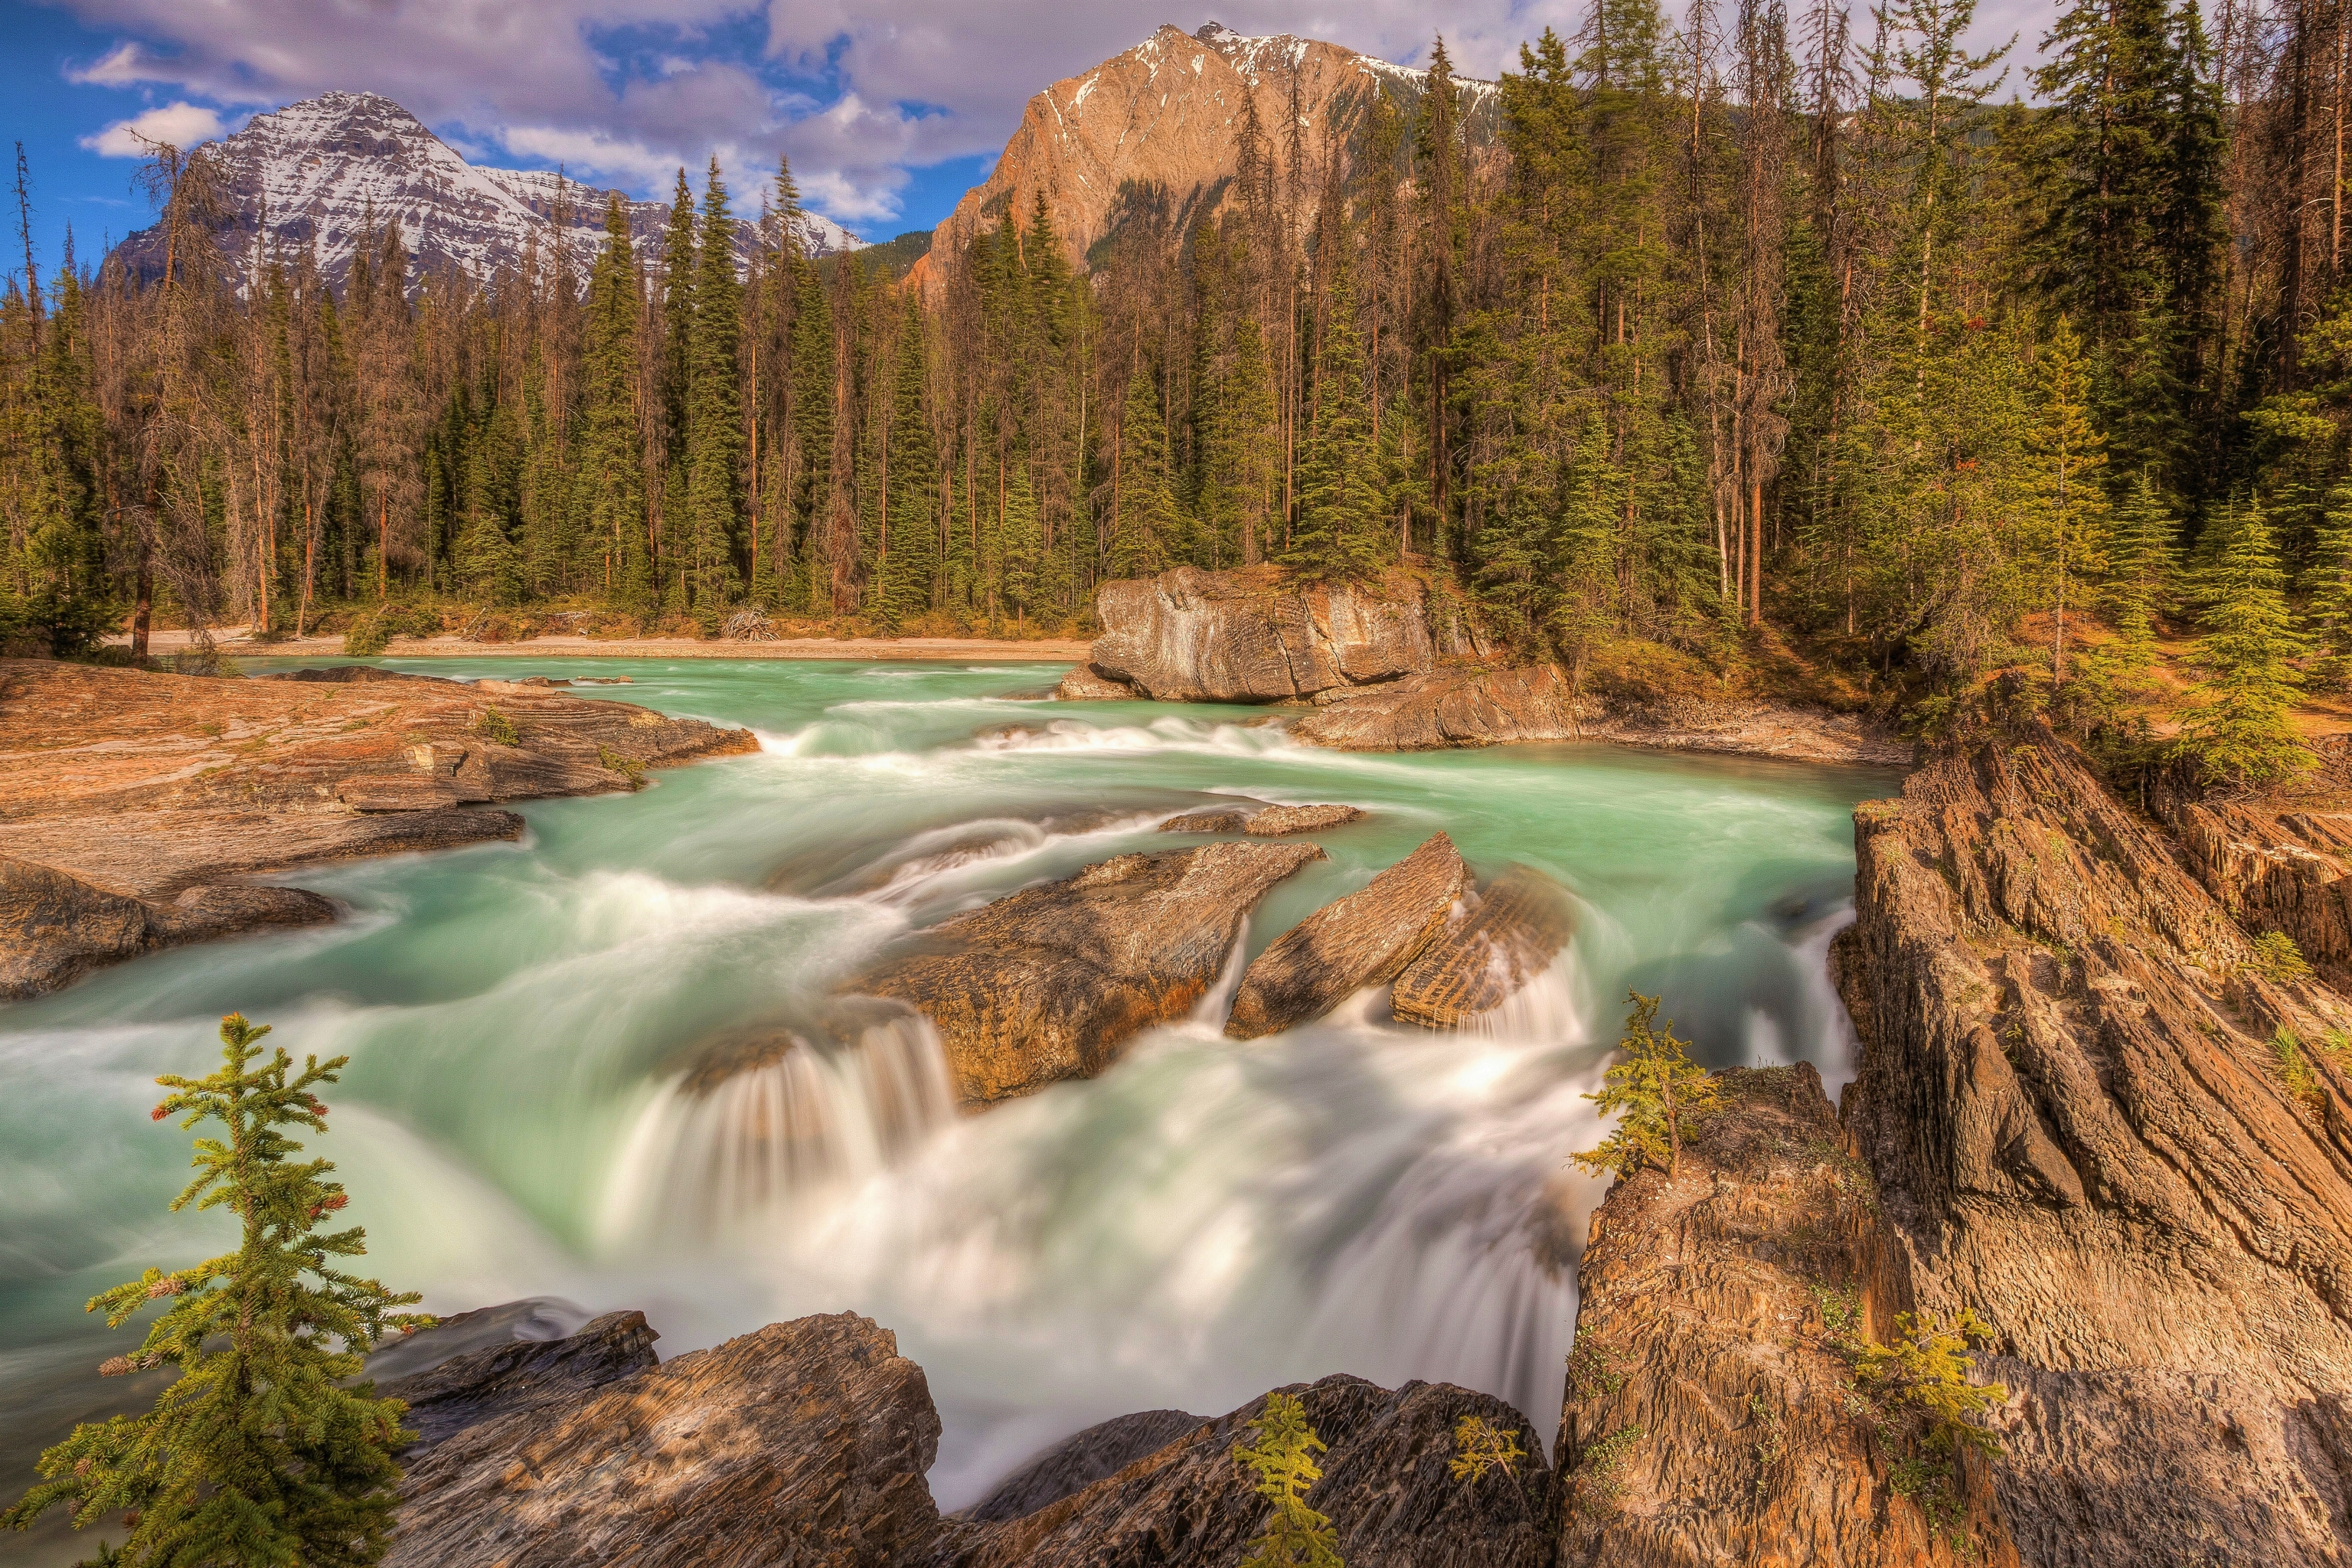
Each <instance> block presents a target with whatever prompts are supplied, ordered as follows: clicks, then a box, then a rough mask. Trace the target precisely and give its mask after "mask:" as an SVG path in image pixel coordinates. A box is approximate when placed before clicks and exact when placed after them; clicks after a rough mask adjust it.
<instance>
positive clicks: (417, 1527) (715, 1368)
mask: <svg viewBox="0 0 2352 1568" xmlns="http://www.w3.org/2000/svg"><path fill="white" fill-rule="evenodd" d="M634 1316H635V1315H634V1314H616V1315H615V1317H616V1318H626V1317H634ZM638 1321H640V1322H641V1321H642V1320H638ZM939 1437H940V1420H939V1415H938V1414H937V1412H936V1411H935V1410H934V1409H933V1408H932V1405H931V1400H930V1391H929V1386H928V1384H926V1382H925V1380H924V1377H923V1370H922V1368H920V1367H919V1366H917V1365H916V1364H915V1363H913V1362H911V1361H908V1360H907V1359H906V1358H905V1357H903V1356H901V1355H899V1354H898V1342H897V1340H896V1339H895V1337H894V1336H892V1335H891V1334H890V1333H889V1332H888V1331H887V1330H883V1329H880V1328H877V1327H876V1326H875V1324H874V1323H873V1322H872V1321H869V1320H867V1319H865V1318H861V1317H858V1316H856V1314H854V1313H840V1314H835V1315H829V1316H823V1317H814V1318H802V1319H799V1320H797V1321H793V1322H789V1323H772V1324H770V1325H769V1326H768V1327H767V1328H764V1329H761V1330H760V1331H758V1332H756V1333H751V1334H745V1335H743V1336H742V1337H741V1338H740V1339H732V1340H729V1341H728V1342H726V1343H724V1344H720V1345H717V1346H714V1347H712V1348H711V1349H709V1350H702V1351H692V1352H688V1353H686V1354H684V1355H681V1356H678V1357H677V1358H676V1359H675V1360H672V1361H669V1362H667V1363H663V1364H661V1365H658V1366H653V1367H648V1368H646V1369H645V1370H643V1371H639V1372H635V1373H630V1374H627V1375H625V1376H623V1377H621V1378H619V1379H618V1380H616V1381H614V1382H609V1383H606V1384H603V1385H602V1386H600V1387H593V1388H589V1389H586V1390H584V1391H580V1392H576V1393H574V1394H572V1395H571V1396H570V1397H567V1398H563V1399H561V1400H554V1401H551V1402H547V1403H542V1404H536V1405H525V1406H523V1407H521V1408H519V1409H515V1410H513V1411H511V1412H509V1413H508V1414H505V1415H497V1416H494V1417H492V1418H490V1419H488V1420H485V1421H480V1422H478V1423H476V1424H475V1425H473V1426H467V1427H465V1428H463V1429H462V1430H460V1431H458V1432H457V1433H455V1434H454V1435H452V1436H448V1437H446V1438H444V1439H443V1440H442V1441H441V1442H440V1443H438V1444H437V1445H436V1446H435V1447H431V1448H429V1449H427V1450H425V1453H424V1455H423V1456H422V1457H421V1458H416V1459H415V1460H414V1461H413V1462H412V1463H410V1465H409V1466H408V1471H407V1475H406V1477H405V1478H404V1480H403V1481H402V1483H401V1489H400V1499H401V1501H400V1512H399V1533H398V1535H397V1537H396V1538H395V1541H394V1546H393V1549H392V1551H391V1552H390V1553H389V1554H388V1555H387V1556H386V1557H385V1558H384V1562H385V1563H386V1565H387V1568H428V1565H430V1568H493V1565H497V1568H556V1565H558V1564H562V1565H565V1568H569V1565H571V1564H575V1563H635V1564H639V1565H642V1568H688V1565H699V1564H720V1563H810V1564H819V1563H822V1564H827V1565H837V1568H852V1565H865V1564H873V1565H875V1568H880V1565H882V1564H887V1563H915V1562H919V1561H921V1560H922V1559H921V1557H920V1556H919V1553H920V1552H923V1551H924V1550H925V1549H927V1548H929V1546H930V1545H931V1543H932V1542H933V1541H934V1539H935V1538H936V1536H937V1535H938V1533H939V1531H940V1528H941V1527H940V1518H939V1513H938V1510H937V1509H936V1508H935V1507H934V1505H933V1504H932V1501H931V1496H930V1490H929V1488H928V1487H927V1486H926V1485H925V1483H924V1480H923V1473H924V1471H926V1470H927V1469H929V1468H930V1464H931V1460H932V1458H933V1457H934V1455H935V1454H936V1453H937V1451H938V1447H939Z"/></svg>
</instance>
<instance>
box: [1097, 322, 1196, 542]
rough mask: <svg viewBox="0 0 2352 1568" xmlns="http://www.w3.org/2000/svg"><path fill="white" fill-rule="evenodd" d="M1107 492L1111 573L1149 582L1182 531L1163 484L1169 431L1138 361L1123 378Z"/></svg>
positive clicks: (1146, 369) (1152, 382)
mask: <svg viewBox="0 0 2352 1568" xmlns="http://www.w3.org/2000/svg"><path fill="white" fill-rule="evenodd" d="M1115 461H1116V464H1117V468H1116V471H1115V473H1114V476H1113V484H1112V489H1111V517H1110V528H1111V535H1110V551H1109V554H1110V561H1109V566H1110V574H1111V575H1112V576H1114V577H1148V576H1150V574H1153V573H1155V572H1159V571H1160V570H1162V569H1164V568H1165V567H1166V566H1167V564H1168V560H1169V554H1170V551H1171V545H1172V544H1173V542H1175V540H1176V538H1177V535H1178V533H1179V531H1181V526H1182V520H1181V518H1180V517H1179V516H1178V514H1177V510H1176V497H1175V493H1174V492H1173V491H1172V490H1171V489H1170V488H1169V483H1168V427H1167V426H1166V425H1165V424H1163V423H1162V422H1161V420H1160V382H1159V378H1158V377H1157V376H1155V375H1153V374H1151V368H1150V366H1149V365H1147V364H1144V363H1142V362H1141V361H1140V360H1138V361H1137V363H1136V366H1135V370H1134V373H1133V374H1130V375H1129V377H1128V378H1127V406H1126V412H1125V414H1124V416H1123V417H1122V418H1121V420H1120V422H1119V428H1118V443H1117V447H1116V448H1115Z"/></svg>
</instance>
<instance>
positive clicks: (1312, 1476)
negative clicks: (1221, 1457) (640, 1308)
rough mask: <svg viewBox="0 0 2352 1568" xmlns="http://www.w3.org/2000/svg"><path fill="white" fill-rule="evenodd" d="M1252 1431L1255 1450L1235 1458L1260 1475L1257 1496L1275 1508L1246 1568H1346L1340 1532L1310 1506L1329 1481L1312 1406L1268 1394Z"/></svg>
mask: <svg viewBox="0 0 2352 1568" xmlns="http://www.w3.org/2000/svg"><path fill="white" fill-rule="evenodd" d="M1251 1430H1252V1431H1253V1432H1254V1433H1255V1435H1256V1437H1257V1444H1256V1446H1255V1447H1249V1446H1247V1445H1244V1444H1236V1445H1235V1446H1234V1462H1235V1463H1237V1464H1239V1465H1240V1466H1241V1467H1242V1468H1244V1469H1246V1470H1253V1471H1255V1472H1256V1474H1257V1495H1258V1496H1260V1497H1262V1498H1265V1500H1267V1501H1269V1502H1271V1503H1273V1504H1274V1514H1273V1517H1272V1518H1271V1519H1270V1520H1269V1521H1267V1525H1266V1531H1265V1534H1264V1535H1261V1536H1259V1537H1258V1538H1257V1539H1256V1540H1255V1541H1253V1542H1250V1552H1249V1555H1248V1556H1246V1557H1244V1558H1243V1559H1242V1568H1342V1565H1341V1563H1340V1561H1339V1532H1338V1531H1335V1530H1333V1529H1332V1528H1331V1521H1330V1520H1329V1519H1328V1518H1326V1517H1325V1516H1324V1515H1322V1514H1319V1513H1318V1512H1316V1511H1315V1510H1313V1509H1311V1508H1308V1507H1307V1489H1308V1488H1310V1487H1312V1486H1313V1485H1314V1484H1315V1483H1316V1482H1317V1481H1319V1480H1321V1479H1323V1469H1322V1467H1321V1466H1319V1465H1318V1464H1316V1462H1315V1456H1316V1455H1318V1454H1319V1453H1322V1452H1323V1451H1324V1444H1323V1439H1322V1438H1320V1437H1318V1436H1316V1435H1315V1428H1314V1427H1312V1426H1308V1425H1307V1406H1305V1405H1302V1404H1300V1403H1299V1402H1298V1401H1297V1399H1296V1398H1295V1397H1293V1396H1292V1395H1290V1394H1268V1395H1266V1400H1265V1415H1261V1416H1259V1417H1258V1419H1257V1421H1256V1423H1255V1425H1254V1426H1253V1427H1252V1428H1251Z"/></svg>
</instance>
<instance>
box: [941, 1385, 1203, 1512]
mask: <svg viewBox="0 0 2352 1568" xmlns="http://www.w3.org/2000/svg"><path fill="white" fill-rule="evenodd" d="M1209 1424H1210V1419H1209V1417H1208V1416H1205V1415H1189V1414H1187V1413H1186V1412H1184V1411H1181V1410H1139V1411H1137V1412H1136V1413H1135V1414H1134V1415H1115V1416H1113V1417H1112V1418H1111V1419H1109V1420H1108V1421H1098V1422H1097V1423H1096V1424H1095V1425H1094V1426H1089V1427H1087V1429H1086V1430H1085V1431H1083V1432H1074V1433H1072V1434H1071V1435H1070V1436H1067V1437H1065V1438H1063V1439H1062V1440H1061V1441H1060V1442H1058V1443H1056V1444H1055V1445H1054V1446H1053V1447H1050V1448H1048V1449H1046V1450H1045V1452H1044V1453H1042V1454H1040V1455H1038V1456H1037V1457H1036V1458H1034V1459H1032V1460H1030V1461H1029V1462H1028V1463H1027V1464H1025V1465H1024V1466H1022V1467H1021V1468H1019V1469H1017V1470H1015V1471H1013V1473H1012V1474H1011V1475H1009V1476H1007V1477H1005V1478H1004V1479H1003V1481H1001V1482H1000V1483H998V1485H997V1488H996V1489H995V1490H994V1491H992V1492H991V1493H989V1494H988V1496H987V1497H986V1498H985V1499H983V1500H981V1501H980V1502H977V1503H975V1504H973V1505H972V1506H971V1507H970V1508H968V1509H966V1510H963V1511H962V1512H961V1513H960V1514H958V1515H956V1517H957V1518H958V1519H963V1520H969V1521H971V1522H972V1523H974V1524H1003V1523H1004V1522H1006V1521H1009V1520H1015V1519H1024V1518H1026V1517H1027V1516H1029V1515H1030V1514H1033V1513H1035V1512H1036V1511H1037V1510H1039V1509H1041V1508H1044V1507H1045V1506H1046V1505H1047V1504H1048V1503H1056V1502H1059V1501H1061V1500H1063V1499H1064V1498H1066V1497H1074V1496H1076V1494H1077V1493H1079V1492H1082V1491H1084V1490H1086V1489H1087V1488H1088V1487H1090V1486H1092V1485H1094V1484H1095V1483H1096V1482H1097V1481H1098V1480H1101V1479H1103V1478H1104V1477H1105V1476H1115V1475H1117V1474H1118V1472H1119V1471H1121V1470H1123V1469H1125V1468H1127V1467H1128V1466H1129V1465H1131V1464H1133V1463H1135V1461H1136V1460H1138V1459H1140V1458H1143V1457H1144V1456H1145V1455H1147V1454H1154V1453H1157V1452H1159V1451H1160V1449H1161V1448H1164V1447H1167V1446H1168V1445H1169V1444H1171V1443H1173V1442H1174V1441H1176V1439H1177V1438H1179V1437H1181V1436H1186V1435H1187V1434H1189V1433H1191V1432H1192V1430H1193V1429H1194V1428H1196V1427H1200V1426H1208V1425H1209Z"/></svg>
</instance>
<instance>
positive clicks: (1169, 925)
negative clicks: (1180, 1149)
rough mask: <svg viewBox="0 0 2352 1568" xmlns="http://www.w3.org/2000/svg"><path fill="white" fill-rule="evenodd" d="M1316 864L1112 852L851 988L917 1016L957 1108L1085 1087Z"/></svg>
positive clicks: (929, 941) (937, 930)
mask: <svg viewBox="0 0 2352 1568" xmlns="http://www.w3.org/2000/svg"><path fill="white" fill-rule="evenodd" d="M1321 858H1323V851H1322V850H1320V849H1318V848H1317V847H1315V846H1314V845H1312V844H1252V843H1220V844H1206V845H1202V847H1199V848H1197V849H1179V850H1172V851H1170V852H1168V853H1165V854H1160V855H1121V856H1118V857H1117V858H1114V859H1110V860H1105V861H1102V862H1100V863H1099V864H1097V865H1093V866H1089V867H1087V868H1086V869H1085V870H1083V871H1081V872H1079V873H1078V874H1077V875H1076V876H1075V877H1071V878H1068V879H1065V880H1063V881H1059V882H1049V883H1046V884H1045V885H1044V886H1042V887H1036V888H1025V889H1022V890H1021V891H1020V892H1017V893H1014V894H1013V895H1011V896H1010V897H1008V898H1003V899H999V900H996V901H995V902H994V903H992V904H990V905H988V906H987V907H985V908H983V909H979V910H973V911H972V912H971V913H970V914H967V915H959V916H957V917H956V918H955V919H953V920H951V921H946V922H944V923H942V924H940V925H939V926H936V927H933V928H932V929H931V930H930V931H927V932H925V933H923V936H922V938H921V939H920V945H919V947H918V948H917V949H916V950H915V951H913V952H908V953H906V954H904V955H902V956H899V957H897V958H893V959H888V960H886V961H885V962H884V963H882V964H881V965H880V966H879V967H878V968H877V969H876V970H874V971H872V972H870V973H868V974H867V975H866V977H865V978H864V979H862V980H859V981H857V982H856V983H854V984H853V986H852V987H851V988H852V989H854V990H857V991H862V992H865V993H866V994H871V995H877V996H890V997H897V998H898V999H899V1000H901V1001H904V1002H908V1003H910V1004H912V1005H914V1006H915V1007H916V1008H917V1009H919V1011H921V1012H922V1013H923V1014H924V1015H925V1016H927V1017H929V1019H930V1020H931V1022H932V1024H933V1025H934V1026H937V1028H938V1029H939V1032H940V1039H941V1041H942V1042H943V1043H944V1044H945V1046H946V1047H947V1054H948V1060H949V1063H950V1066H951V1067H952V1068H954V1070H955V1075H956V1080H957V1086H958V1090H959V1093H960V1094H961V1098H962V1100H964V1102H965V1103H966V1104H968V1105H985V1104H989V1103H991V1102H992V1101H995V1100H1004V1099H1007V1098H1010V1097H1011V1096H1013V1095H1018V1094H1027V1093H1029V1092H1031V1091H1032V1090H1034V1089H1042V1088H1044V1087H1045V1085H1047V1084H1049V1083H1053V1082H1055V1081H1057V1080H1059V1079H1066V1078H1091V1077H1093V1076H1094V1075H1095V1074H1097V1073H1098V1072H1100V1071H1102V1070H1103V1068H1107V1067H1108V1066H1109V1065H1110V1064H1111V1062H1112V1061H1113V1060H1114V1059H1116V1058H1117V1055H1118V1047H1120V1046H1122V1045H1124V1044H1125V1043H1126V1042H1127V1041H1128V1040H1129V1038H1130V1037H1133V1036H1134V1035H1135V1034H1136V1033H1137V1032H1138V1031H1139V1030H1141V1029H1143V1028H1145V1027H1148V1026H1150V1025H1152V1024H1157V1023H1162V1022H1165V1021H1167V1020H1169V1019H1172V1018H1179V1017H1181V1016H1183V1015H1184V1014H1185V1013H1186V1012H1187V1011H1189V1010H1190V1009H1191V1007H1192V1005H1193V1004H1194V1003H1195V1002H1197V1001H1199V1000H1200V999H1201V996H1202V993H1204V992H1206V991H1207V990H1208V988H1209V987H1210V986H1211V985H1212V984H1214V983H1215V981H1216V978H1217V973H1218V972H1219V970H1220V969H1221V968H1222V967H1223V964H1224V962H1225V956H1226V954H1227V953H1228V952H1231V951H1232V949H1233V945H1234V940H1235V939H1236V938H1237V937H1238V936H1239V935H1240V932H1241V923H1242V920H1243V917H1244V916H1245V915H1247V914H1248V913H1249V911H1250V909H1251V908H1252V906H1254V905H1255V903H1256V902H1257V900H1259V898H1260V897H1262V896H1263V895H1264V894H1265V890H1266V889H1268V888H1271V887H1272V886H1274V884H1276V882H1279V881H1280V880H1282V879H1284V878H1285V877H1287V876H1289V875H1290V874H1291V873H1292V872H1294V871H1296V870H1297V869H1298V868H1300V867H1301V866H1304V865H1306V864H1307V862H1308V861H1310V860H1319V859H1321Z"/></svg>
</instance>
